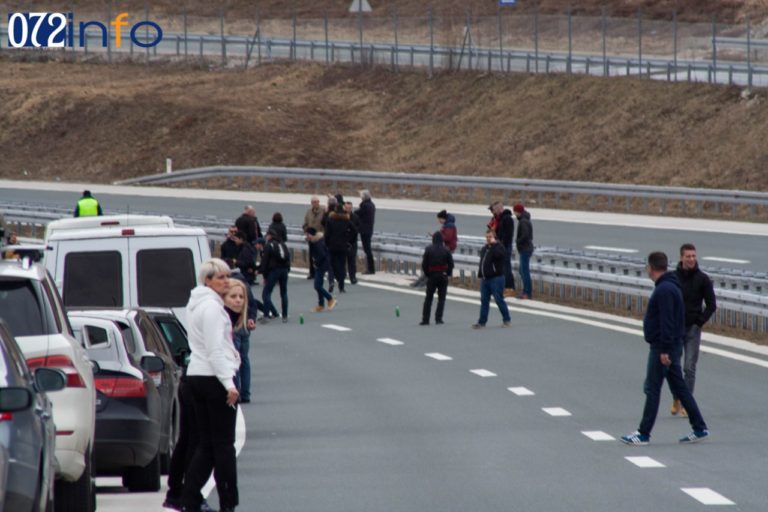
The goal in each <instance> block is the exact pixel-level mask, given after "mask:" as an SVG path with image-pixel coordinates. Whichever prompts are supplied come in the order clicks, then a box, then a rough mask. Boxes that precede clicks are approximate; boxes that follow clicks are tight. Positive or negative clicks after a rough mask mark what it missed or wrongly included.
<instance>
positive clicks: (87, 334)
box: [70, 313, 170, 492]
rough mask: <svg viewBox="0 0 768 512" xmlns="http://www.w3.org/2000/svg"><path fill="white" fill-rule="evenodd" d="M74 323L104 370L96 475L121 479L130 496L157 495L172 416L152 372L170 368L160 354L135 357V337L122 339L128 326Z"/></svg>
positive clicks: (73, 318) (82, 319) (88, 320)
mask: <svg viewBox="0 0 768 512" xmlns="http://www.w3.org/2000/svg"><path fill="white" fill-rule="evenodd" d="M70 322H71V324H72V329H73V330H74V332H75V336H77V338H78V339H80V340H81V341H82V343H83V345H84V346H85V348H86V350H87V352H88V356H89V357H90V358H91V360H93V361H96V362H97V363H98V365H99V371H98V373H97V374H96V376H95V377H96V441H95V444H94V455H93V456H94V467H95V471H96V474H97V475H119V476H122V477H123V485H124V486H125V487H127V488H128V490H129V491H136V492H143V491H156V490H158V489H159V488H160V471H159V470H158V460H159V457H160V437H161V435H160V433H161V427H162V424H163V417H164V416H165V415H166V414H167V412H166V409H165V408H164V404H163V401H162V398H161V396H160V391H159V390H158V387H157V385H155V381H154V379H153V377H152V373H155V372H159V371H162V369H163V368H164V366H165V363H164V362H163V360H162V359H161V358H160V357H158V356H156V355H144V356H142V357H141V359H137V358H136V357H135V356H134V355H133V353H132V352H131V350H130V348H131V347H130V344H131V343H133V338H132V334H126V335H124V334H123V332H128V331H129V330H130V329H131V327H130V326H129V325H128V324H126V323H121V322H120V321H118V320H112V319H104V318H95V317H91V316H83V315H78V314H76V313H73V314H71V315H70ZM133 352H135V350H134V351H133ZM167 409H168V410H170V408H167Z"/></svg>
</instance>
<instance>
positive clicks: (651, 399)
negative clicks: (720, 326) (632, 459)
mask: <svg viewBox="0 0 768 512" xmlns="http://www.w3.org/2000/svg"><path fill="white" fill-rule="evenodd" d="M667 266H668V260H667V255H666V254H664V253H663V252H652V253H651V254H649V255H648V264H647V265H646V271H647V272H648V277H650V278H651V280H652V281H653V282H654V288H653V293H651V297H650V298H649V299H648V306H647V308H646V310H645V318H643V336H644V337H645V341H646V342H648V344H649V345H650V351H649V352H648V363H647V365H646V374H645V384H644V385H643V389H644V391H645V407H644V408H643V419H642V420H641V421H640V426H639V427H638V429H637V430H636V431H635V432H633V433H631V434H627V435H626V436H622V437H621V441H622V442H623V443H626V444H634V445H645V444H648V443H649V442H650V440H651V430H652V429H653V425H654V423H655V422H656V415H657V414H658V412H659V398H660V397H661V386H662V385H663V384H664V380H665V379H666V380H667V383H668V384H669V388H670V390H671V391H672V393H673V394H674V395H675V396H677V397H679V398H680V401H681V402H682V403H683V406H684V407H685V409H686V410H687V411H688V414H689V417H688V420H689V421H690V423H691V427H693V432H691V433H690V434H688V435H687V436H685V437H683V438H681V439H680V442H681V443H695V442H697V441H701V440H703V439H706V438H707V437H709V431H708V430H707V424H706V423H705V422H704V418H703V417H702V415H701V412H700V411H699V406H698V405H697V404H696V400H695V399H694V398H693V395H692V394H691V392H690V391H688V387H687V386H686V385H685V380H683V372H682V369H681V368H680V356H681V355H682V351H683V337H684V336H685V305H684V303H683V293H682V291H681V290H680V282H679V281H678V280H677V276H676V275H675V273H674V272H667Z"/></svg>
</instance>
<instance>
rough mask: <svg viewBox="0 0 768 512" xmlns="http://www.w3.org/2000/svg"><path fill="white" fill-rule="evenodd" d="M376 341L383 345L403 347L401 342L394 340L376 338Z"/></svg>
mask: <svg viewBox="0 0 768 512" xmlns="http://www.w3.org/2000/svg"><path fill="white" fill-rule="evenodd" d="M376 341H380V342H381V343H384V344H386V345H392V346H393V347H397V346H400V345H404V343H403V342H402V341H399V340H395V339H392V338H377V339H376Z"/></svg>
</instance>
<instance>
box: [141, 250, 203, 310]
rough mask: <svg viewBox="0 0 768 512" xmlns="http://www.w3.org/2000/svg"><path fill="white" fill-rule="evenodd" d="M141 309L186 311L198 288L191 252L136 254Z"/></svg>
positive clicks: (146, 252)
mask: <svg viewBox="0 0 768 512" xmlns="http://www.w3.org/2000/svg"><path fill="white" fill-rule="evenodd" d="M136 272H137V279H136V283H137V286H138V292H139V293H138V295H139V306H154V307H165V308H172V307H182V306H185V305H186V304H187V302H188V301H189V293H190V292H191V291H192V288H194V287H195V262H194V257H193V256H192V251H191V250H189V249H184V248H179V249H144V250H140V251H138V252H137V253H136Z"/></svg>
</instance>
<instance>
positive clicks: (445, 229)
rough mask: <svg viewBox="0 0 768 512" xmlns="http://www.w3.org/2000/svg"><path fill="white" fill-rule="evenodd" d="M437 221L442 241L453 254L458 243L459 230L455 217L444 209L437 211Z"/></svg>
mask: <svg viewBox="0 0 768 512" xmlns="http://www.w3.org/2000/svg"><path fill="white" fill-rule="evenodd" d="M437 222H439V223H440V234H441V235H443V243H444V244H445V246H446V247H447V248H448V250H449V251H451V254H453V253H454V252H455V251H456V246H457V245H458V243H459V231H458V230H457V229H456V217H454V216H453V215H451V214H450V213H448V212H447V211H445V210H440V211H439V212H437Z"/></svg>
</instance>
